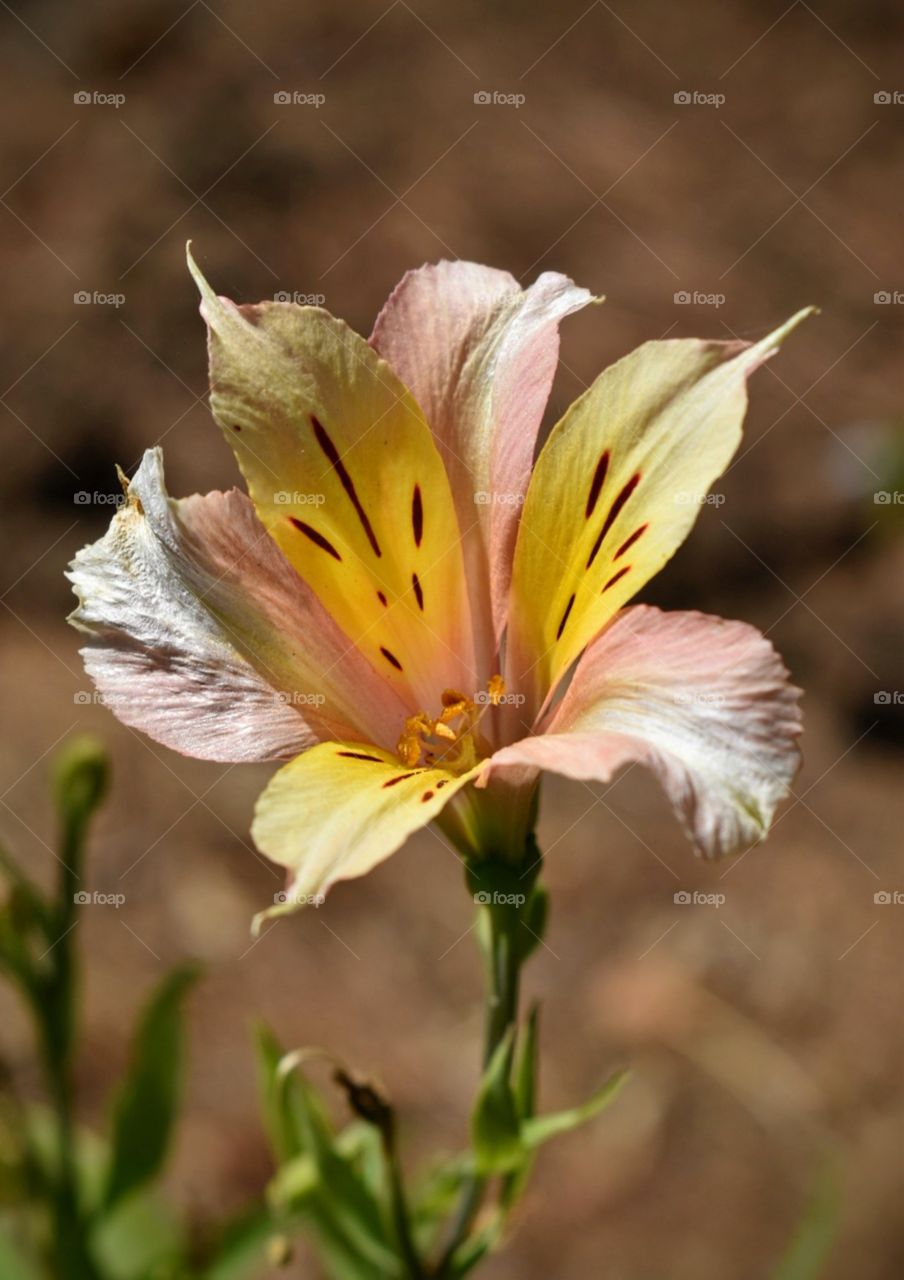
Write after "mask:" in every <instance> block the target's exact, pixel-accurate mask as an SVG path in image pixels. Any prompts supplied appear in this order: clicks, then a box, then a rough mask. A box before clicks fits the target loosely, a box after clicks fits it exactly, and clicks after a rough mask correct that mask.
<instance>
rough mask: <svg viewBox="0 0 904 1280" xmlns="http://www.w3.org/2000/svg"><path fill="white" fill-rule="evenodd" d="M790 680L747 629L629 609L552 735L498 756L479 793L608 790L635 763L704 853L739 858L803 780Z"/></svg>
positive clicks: (594, 655) (580, 671)
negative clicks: (517, 784)
mask: <svg viewBox="0 0 904 1280" xmlns="http://www.w3.org/2000/svg"><path fill="white" fill-rule="evenodd" d="M787 675H788V673H787V671H786V670H785V668H784V666H783V665H782V662H781V659H780V658H779V657H778V655H777V654H776V652H775V650H774V649H773V648H772V646H771V645H770V644H769V642H768V641H767V640H766V639H765V637H764V636H762V635H761V634H760V632H758V631H757V630H756V629H755V628H754V627H750V626H748V625H747V624H746V623H743V622H725V621H723V620H722V619H721V618H711V617H707V616H706V615H704V614H701V613H663V612H661V611H660V610H658V609H652V608H649V607H647V606H645V605H640V606H637V607H635V608H631V609H626V610H624V611H623V612H622V613H621V614H620V615H619V616H618V618H617V619H616V620H615V622H614V623H613V624H612V625H611V626H610V627H609V628H608V629H607V630H606V631H604V632H603V634H602V635H600V636H599V637H598V638H597V639H596V640H595V641H594V642H593V644H591V645H590V647H589V648H588V649H587V651H586V652H585V654H584V656H583V657H582V658H581V660H580V662H579V663H578V666H577V670H576V671H575V675H574V679H573V681H572V683H571V686H570V687H569V689H568V691H567V692H566V694H565V696H564V698H563V699H562V702H561V703H560V704H559V706H558V708H557V709H556V711H555V712H554V713H553V715H552V718H551V721H550V723H549V725H548V728H547V730H546V732H545V733H542V734H539V735H537V736H535V737H530V738H525V739H523V740H522V741H521V742H518V743H515V744H514V745H513V746H510V747H505V748H503V749H502V750H501V751H499V752H497V753H496V755H495V756H494V757H493V760H492V764H491V766H490V769H489V771H488V774H487V775H485V777H484V779H482V780H481V782H482V784H483V785H485V782H486V780H487V778H488V777H489V776H490V775H492V774H493V773H494V772H495V771H496V770H498V769H503V770H508V768H509V767H510V766H515V767H520V768H523V766H525V765H530V766H533V767H535V768H539V769H550V770H552V771H553V772H556V773H562V774H565V775H566V776H567V777H570V778H579V779H585V780H590V779H594V780H596V781H600V782H606V781H608V780H609V779H610V778H611V777H612V776H613V774H614V773H615V772H616V771H617V770H618V769H619V768H621V766H622V765H625V764H628V763H629V762H631V761H637V762H639V763H641V764H645V765H647V766H648V767H649V768H651V769H652V770H653V771H654V772H655V773H656V775H657V776H658V778H659V780H660V782H661V783H662V786H663V787H664V789H665V791H666V794H667V795H668V797H669V799H670V800H671V802H672V805H673V807H674V809H675V811H676V813H677V815H678V817H679V819H680V820H681V822H682V824H683V825H684V827H685V830H686V831H687V833H688V835H689V837H690V838H691V839H692V840H693V841H694V844H695V845H696V846H697V848H698V850H699V851H700V852H701V853H703V854H705V855H706V856H708V857H715V856H718V855H720V854H723V853H728V852H731V851H733V850H736V849H738V848H741V847H744V846H746V845H749V844H751V843H752V842H754V841H756V840H758V839H760V838H761V837H762V836H763V835H765V833H766V832H767V831H768V829H769V826H770V823H771V822H772V817H773V814H774V812H775V809H776V806H777V805H778V803H779V802H780V801H781V800H782V799H784V798H785V797H786V796H787V795H788V792H789V790H790V786H791V783H792V781H793V779H794V776H795V774H796V772H797V769H798V765H799V762H800V753H799V751H798V747H797V741H796V740H797V737H798V735H799V733H800V729H801V720H800V710H799V708H798V705H797V701H798V697H799V691H798V690H797V689H795V688H794V687H793V686H792V685H790V684H789V683H788V679H787ZM478 785H481V784H478Z"/></svg>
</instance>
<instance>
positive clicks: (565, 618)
mask: <svg viewBox="0 0 904 1280" xmlns="http://www.w3.org/2000/svg"><path fill="white" fill-rule="evenodd" d="M573 607H574V594H573V593H572V596H571V599H570V600H569V601H568V604H566V606H565V612H564V613H563V614H562V621H561V622H560V623H559V629H558V631H557V632H556V639H557V640H561V638H562V632H563V631H564V630H565V623H566V622H567V621H568V615H569V614H570V613H571V610H572V608H573Z"/></svg>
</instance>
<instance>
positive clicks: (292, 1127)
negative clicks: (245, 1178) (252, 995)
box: [254, 1023, 302, 1164]
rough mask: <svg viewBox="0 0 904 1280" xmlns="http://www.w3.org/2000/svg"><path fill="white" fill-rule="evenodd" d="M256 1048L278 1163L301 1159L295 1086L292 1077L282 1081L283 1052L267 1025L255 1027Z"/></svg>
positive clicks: (260, 1087)
mask: <svg viewBox="0 0 904 1280" xmlns="http://www.w3.org/2000/svg"><path fill="white" fill-rule="evenodd" d="M254 1046H255V1051H256V1058H257V1076H258V1092H259V1095H260V1101H261V1111H262V1114H263V1121H264V1132H265V1133H266V1135H267V1141H268V1143H269V1145H270V1150H271V1151H272V1152H273V1157H274V1159H275V1161H276V1163H277V1164H282V1163H284V1162H285V1161H286V1160H290V1159H291V1158H292V1156H297V1155H299V1154H300V1152H301V1149H302V1146H301V1138H300V1135H299V1132H298V1121H297V1116H296V1107H295V1099H294V1096H293V1095H294V1089H295V1085H294V1082H293V1081H292V1079H291V1077H290V1078H289V1079H288V1080H286V1079H281V1078H280V1076H279V1064H280V1062H281V1061H282V1059H283V1056H284V1054H283V1050H282V1047H281V1046H280V1044H279V1042H278V1040H277V1039H276V1037H275V1036H274V1034H273V1032H272V1031H271V1030H270V1028H269V1027H267V1026H266V1025H265V1024H264V1023H259V1024H258V1025H257V1026H256V1027H255V1030H254Z"/></svg>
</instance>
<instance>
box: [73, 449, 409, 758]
mask: <svg viewBox="0 0 904 1280" xmlns="http://www.w3.org/2000/svg"><path fill="white" fill-rule="evenodd" d="M69 577H70V579H71V581H72V582H73V584H74V586H75V589H76V593H77V595H78V596H79V606H78V608H77V609H76V610H75V611H74V613H73V614H72V616H71V621H72V622H73V623H74V624H75V625H76V626H77V627H79V628H80V629H81V630H83V631H85V632H87V634H88V637H89V638H88V645H87V647H86V648H85V649H83V650H82V655H83V657H84V661H85V667H86V669H87V671H88V674H89V675H90V676H91V677H92V679H93V680H94V682H95V684H96V685H97V687H98V689H99V691H100V692H101V694H102V695H103V697H104V700H105V702H106V703H107V705H108V706H109V707H110V709H111V710H112V711H113V712H115V714H116V715H117V716H118V717H119V719H120V720H122V721H123V722H124V723H125V724H127V725H130V726H131V727H133V728H136V729H141V730H143V731H144V732H145V733H147V734H149V735H150V736H151V737H152V738H155V739H156V740H157V741H158V742H162V743H163V744H164V745H166V746H169V747H173V748H174V749H175V750H177V751H182V752H183V753H184V754H186V755H192V756H198V757H200V758H202V759H207V760H219V761H224V762H231V761H247V760H272V759H285V758H289V757H292V756H294V755H297V754H298V752H299V751H301V750H303V749H304V748H306V747H309V746H311V745H312V744H313V743H314V742H316V741H317V740H318V739H321V738H330V737H334V736H336V735H337V734H342V735H343V736H344V737H351V738H359V737H360V738H363V739H366V740H368V741H381V742H386V743H390V742H394V741H395V738H396V737H397V735H398V731H399V726H400V725H401V723H402V722H403V719H404V715H405V711H404V708H403V707H402V705H401V704H400V703H399V702H398V700H397V699H396V697H395V695H393V694H392V693H391V691H390V690H389V688H388V686H387V685H386V684H385V683H384V682H383V681H381V680H380V679H379V678H378V677H377V675H376V673H375V672H374V671H373V669H372V668H371V667H370V665H369V664H368V663H367V662H366V661H365V659H364V658H363V657H362V656H361V655H360V654H359V653H358V651H357V650H356V649H354V648H353V647H352V646H350V644H349V641H348V639H347V638H346V637H345V635H344V634H343V633H342V632H341V631H340V630H339V628H338V627H337V626H336V624H335V623H334V622H333V621H332V619H331V618H330V616H329V614H327V613H326V611H325V610H324V609H323V607H322V606H321V605H320V603H319V602H318V600H317V598H316V597H315V596H314V595H313V593H312V592H311V591H310V590H309V589H308V588H307V587H306V586H305V585H304V583H303V582H302V581H301V579H300V578H299V577H298V575H297V574H296V573H295V571H294V570H293V569H292V567H291V566H290V565H289V564H288V562H287V561H286V560H285V559H284V557H283V556H282V554H281V552H280V551H279V549H278V548H277V546H276V544H275V543H274V542H273V540H272V539H271V538H270V536H269V535H268V534H267V532H266V531H265V529H264V528H263V526H262V525H261V524H260V522H259V521H258V519H257V516H256V515H255V512H254V507H253V505H252V504H251V502H250V501H249V499H248V498H246V497H245V495H244V494H242V493H239V492H238V491H236V490H233V491H232V492H231V493H211V494H208V495H206V496H205V497H199V496H195V497H192V498H187V499H185V500H183V501H182V502H172V501H171V500H170V499H169V498H168V496H167V493H166V489H165V487H164V480H163V459H162V454H161V452H160V450H159V449H154V450H149V451H148V452H147V453H146V454H145V455H144V459H143V461H142V463H141V466H140V467H139V469H138V471H137V473H136V474H135V477H134V478H133V480H132V482H131V484H130V485H129V497H128V501H127V503H126V504H125V505H124V506H123V507H122V508H121V509H120V510H119V511H118V512H117V514H116V515H115V516H114V518H113V521H112V523H111V525H110V528H109V530H108V531H107V533H106V534H105V535H104V537H103V538H101V539H100V541H98V542H96V543H94V544H93V545H92V546H88V547H85V548H84V549H83V550H82V551H80V552H79V553H78V555H77V556H76V558H75V560H74V562H73V564H72V568H71V572H70V574H69Z"/></svg>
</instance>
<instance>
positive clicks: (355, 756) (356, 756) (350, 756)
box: [336, 751, 383, 764]
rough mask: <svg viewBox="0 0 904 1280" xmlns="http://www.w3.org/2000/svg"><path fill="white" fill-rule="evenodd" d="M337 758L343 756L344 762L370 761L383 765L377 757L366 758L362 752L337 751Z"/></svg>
mask: <svg viewBox="0 0 904 1280" xmlns="http://www.w3.org/2000/svg"><path fill="white" fill-rule="evenodd" d="M336 755H337V756H344V757H345V759H346V760H372V761H373V763H374V764H383V761H382V760H381V759H380V757H379V756H366V755H365V754H364V753H363V751H337V752H336Z"/></svg>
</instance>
